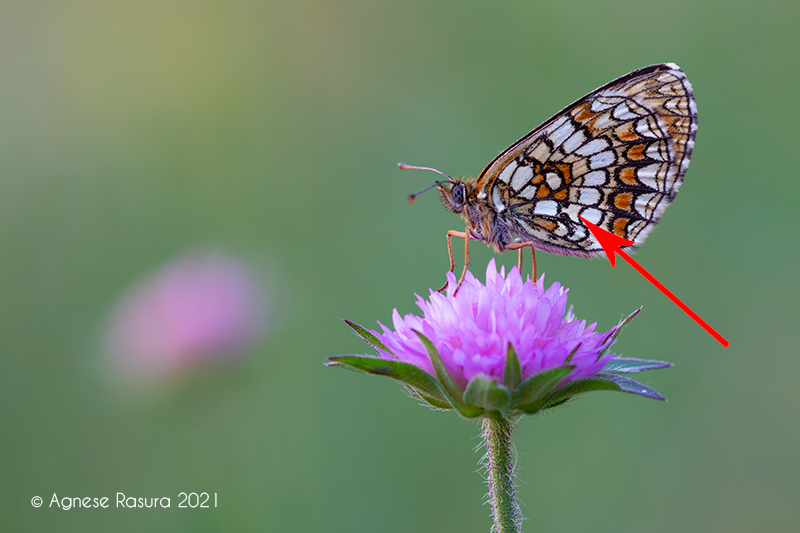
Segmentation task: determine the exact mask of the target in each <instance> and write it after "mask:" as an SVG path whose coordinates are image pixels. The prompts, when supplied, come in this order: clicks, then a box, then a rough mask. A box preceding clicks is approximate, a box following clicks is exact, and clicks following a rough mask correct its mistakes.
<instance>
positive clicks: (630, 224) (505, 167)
mask: <svg viewBox="0 0 800 533" xmlns="http://www.w3.org/2000/svg"><path fill="white" fill-rule="evenodd" d="M696 132H697V106H696V104H695V100H694V95H693V94H692V87H691V85H690V84H689V80H688V79H687V78H686V75H685V74H684V73H683V71H681V70H680V68H679V67H678V66H677V65H675V64H672V63H668V64H662V65H653V66H650V67H645V68H642V69H639V70H636V71H634V72H631V73H629V74H626V75H625V76H623V77H621V78H619V79H617V80H614V81H612V82H611V83H609V84H607V85H605V86H603V87H600V88H599V89H597V90H596V91H594V92H592V93H590V94H588V95H586V96H584V97H583V98H581V99H580V100H578V101H577V102H575V103H574V104H572V105H570V106H568V107H567V108H565V109H564V110H562V111H561V112H560V113H558V114H557V115H555V116H554V117H553V118H551V119H550V120H548V121H547V122H545V123H544V124H542V125H541V126H539V127H538V128H536V129H535V130H533V131H532V132H530V133H529V134H528V135H526V136H525V137H523V138H522V139H520V140H519V141H517V142H516V143H515V144H514V145H513V146H511V147H510V148H509V149H508V150H506V151H505V152H503V153H502V154H500V155H499V156H498V157H497V158H495V160H494V161H492V162H491V163H490V164H489V166H487V167H486V169H485V170H484V171H483V172H482V173H481V175H480V177H479V178H478V180H477V182H476V187H477V188H478V197H479V198H485V199H486V200H487V201H488V202H489V203H490V204H491V205H492V206H493V208H494V210H495V211H496V212H497V213H498V216H504V217H505V220H506V221H507V222H508V223H509V224H510V225H511V227H512V228H513V229H514V231H515V232H516V233H517V235H519V237H520V239H521V240H523V241H525V240H531V241H533V242H534V243H535V244H536V247H537V248H540V249H542V250H545V251H548V252H555V253H559V254H563V255H581V256H587V257H588V256H594V255H600V254H602V253H603V252H602V248H601V247H600V245H599V243H598V242H597V241H596V240H595V239H594V237H593V236H592V235H591V233H590V232H589V231H588V230H587V228H586V226H585V225H584V224H583V223H582V222H581V221H580V219H579V218H578V216H582V217H583V218H585V219H586V220H588V221H589V222H592V223H594V224H597V225H598V226H600V227H601V228H604V229H606V230H608V231H610V232H612V233H614V234H616V235H619V236H620V237H624V238H626V239H630V240H632V241H634V242H635V243H636V245H639V244H641V243H642V242H643V241H644V239H645V238H646V237H647V235H648V233H650V231H651V230H652V229H653V227H654V226H655V224H656V223H657V222H658V220H659V218H661V215H662V213H663V212H664V209H666V207H667V206H668V205H669V204H670V203H671V202H672V200H673V199H674V198H675V195H676V194H677V193H678V187H679V186H680V184H681V183H682V181H683V176H684V174H685V173H686V169H687V167H688V166H689V159H690V157H691V154H692V148H693V147H694V139H695V134H696Z"/></svg>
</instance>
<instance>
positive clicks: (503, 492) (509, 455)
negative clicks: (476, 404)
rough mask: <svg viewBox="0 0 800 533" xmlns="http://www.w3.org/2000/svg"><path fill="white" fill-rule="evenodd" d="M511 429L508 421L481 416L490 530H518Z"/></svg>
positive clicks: (513, 532) (499, 532) (516, 532)
mask: <svg viewBox="0 0 800 533" xmlns="http://www.w3.org/2000/svg"><path fill="white" fill-rule="evenodd" d="M511 429H512V425H511V423H510V422H508V421H507V420H505V419H504V418H502V417H499V416H498V417H496V418H494V417H486V418H484V419H483V440H484V441H485V442H486V470H487V473H488V476H487V482H488V484H489V501H490V502H491V504H492V517H493V519H494V528H493V531H496V532H497V533H519V532H520V531H521V529H520V519H521V515H520V512H519V505H517V499H516V495H515V491H514V466H515V464H516V450H515V449H514V442H513V441H512V440H511Z"/></svg>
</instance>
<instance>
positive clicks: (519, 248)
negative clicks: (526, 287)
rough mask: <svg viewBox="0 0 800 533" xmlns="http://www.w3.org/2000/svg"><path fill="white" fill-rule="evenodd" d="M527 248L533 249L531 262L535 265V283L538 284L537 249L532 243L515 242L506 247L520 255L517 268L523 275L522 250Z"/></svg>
mask: <svg viewBox="0 0 800 533" xmlns="http://www.w3.org/2000/svg"><path fill="white" fill-rule="evenodd" d="M526 246H528V247H530V249H531V262H532V263H533V277H532V278H531V279H533V282H534V283H536V249H535V248H534V247H533V243H532V242H515V243H512V244H509V245H508V246H506V249H508V250H517V252H518V254H519V259H518V262H517V267H518V268H519V271H520V274H522V249H523V248H525V247H526Z"/></svg>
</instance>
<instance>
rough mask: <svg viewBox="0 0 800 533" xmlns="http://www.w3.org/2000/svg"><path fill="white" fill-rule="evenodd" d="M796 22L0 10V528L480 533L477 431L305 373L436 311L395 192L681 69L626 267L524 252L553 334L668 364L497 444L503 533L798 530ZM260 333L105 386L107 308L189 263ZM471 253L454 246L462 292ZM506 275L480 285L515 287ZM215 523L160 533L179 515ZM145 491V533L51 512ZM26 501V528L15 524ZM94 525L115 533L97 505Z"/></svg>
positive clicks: (79, 514) (349, 379) (685, 13)
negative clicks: (245, 278)
mask: <svg viewBox="0 0 800 533" xmlns="http://www.w3.org/2000/svg"><path fill="white" fill-rule="evenodd" d="M798 17H800V4H798V3H797V2H789V1H772V0H768V1H762V2H743V1H732V2H725V3H724V4H721V3H719V2H697V1H689V0H677V1H673V2H669V3H666V4H665V3H664V2H641V1H637V2H633V1H629V0H617V1H612V2H593V1H564V2H524V1H518V0H517V1H505V0H504V1H499V2H455V1H448V2H422V1H416V0H412V1H408V2H402V3H400V2H395V3H384V2H368V1H358V0H348V1H336V2H331V1H314V0H298V1H294V2H244V1H232V2H225V3H222V2H194V1H184V2H179V1H175V2H172V1H170V2H162V1H139V2H128V3H116V2H113V3H112V2H100V1H97V2H91V1H71V2H2V3H0V432H1V433H0V529H2V530H3V531H37V532H38V531H82V532H83V531H112V530H113V531H119V532H125V531H145V530H147V531H209V532H211V531H326V532H335V531H348V532H350V531H382V532H408V531H465V532H466V531H488V530H489V528H490V519H489V508H488V507H487V506H485V505H482V498H483V495H484V493H485V487H484V486H483V484H482V480H481V478H480V476H479V475H478V474H477V473H476V472H475V470H476V468H477V462H478V459H479V456H480V454H479V453H476V452H475V451H474V447H475V446H476V445H477V443H478V440H477V439H476V435H477V433H478V429H477V427H476V426H475V425H474V424H472V423H470V422H466V421H463V420H460V419H458V418H457V417H456V416H455V415H453V414H452V413H441V412H433V411H430V410H427V409H424V408H422V407H418V406H417V405H416V404H415V402H414V401H413V400H411V399H409V398H407V397H405V396H404V394H403V393H402V392H401V391H400V390H399V387H398V386H397V385H396V384H395V383H393V382H391V381H389V380H383V379H378V378H373V377H368V376H363V375H358V374H355V373H348V372H343V371H341V370H338V369H329V368H325V367H324V366H323V361H324V359H325V357H326V356H328V355H334V354H342V353H365V352H368V351H369V347H368V346H366V345H364V344H363V343H362V342H361V341H359V339H357V338H356V337H355V336H354V335H352V334H351V333H350V332H349V330H348V328H346V327H345V325H344V324H343V323H342V322H341V321H340V320H339V319H340V318H349V319H351V320H354V321H356V322H359V323H361V324H364V325H368V326H372V325H374V321H375V320H381V321H384V322H387V321H388V320H389V319H390V314H391V310H392V309H393V308H394V307H397V308H398V309H399V310H400V311H401V312H412V311H413V310H414V309H415V306H414V304H413V302H414V296H413V293H415V292H416V293H420V294H425V293H426V292H427V289H428V288H429V287H438V286H439V285H440V284H441V283H442V281H443V278H444V272H445V270H446V267H447V257H446V251H445V238H444V235H445V232H446V230H448V229H457V228H459V226H460V223H459V220H458V218H457V217H456V216H455V215H453V214H451V213H447V212H445V210H444V209H443V208H442V207H441V206H440V205H439V202H438V200H437V198H436V195H435V193H427V194H426V195H423V196H421V197H420V198H419V199H418V201H417V202H416V204H415V205H414V206H409V204H408V202H407V201H406V196H407V195H408V194H409V193H411V192H414V191H416V190H418V189H421V188H422V187H424V186H426V185H428V184H430V183H432V180H433V178H434V177H435V176H434V175H432V174H426V173H422V172H401V171H399V170H398V169H397V168H396V167H395V164H396V163H397V162H398V161H405V162H407V163H412V164H420V165H432V166H436V167H437V168H440V169H441V170H443V171H445V172H447V173H449V174H451V175H475V174H476V173H478V172H480V170H481V169H482V168H483V167H484V165H485V164H486V163H487V162H488V161H489V160H491V159H492V158H493V157H494V156H495V155H496V154H497V153H498V152H499V151H500V150H502V149H504V148H505V147H506V146H508V145H509V144H510V143H511V142H513V141H514V140H516V139H517V138H518V137H520V136H522V135H523V134H524V133H526V132H527V131H529V130H530V129H532V128H533V127H534V126H536V125H537V124H539V123H540V122H541V121H543V120H545V119H547V118H548V117H549V116H550V115H551V114H553V113H554V112H556V111H557V110H559V109H561V108H562V107H563V106H564V105H566V104H568V103H570V102H571V101H573V100H574V99H576V98H578V97H580V96H582V95H583V94H585V93H587V92H589V91H590V90H592V89H594V88H595V87H597V86H599V85H602V84H604V83H606V82H607V81H609V80H611V79H613V78H615V77H617V76H619V75H622V74H624V73H626V72H628V71H630V70H633V69H636V68H639V67H642V66H645V65H648V64H652V63H658V62H664V61H673V62H676V63H678V64H679V65H680V66H681V67H682V68H683V69H684V70H685V72H686V73H687V74H688V76H689V79H690V80H691V82H692V84H693V85H694V89H695V93H696V96H697V102H698V109H699V117H700V129H699V134H698V137H697V145H696V149H695V152H694V158H693V161H692V164H691V167H690V168H689V172H688V175H687V176H686V181H685V183H684V185H683V187H682V188H681V193H680V195H679V196H678V198H677V199H676V201H675V202H674V204H673V205H672V207H671V208H670V209H669V210H668V211H667V213H666V215H665V216H664V218H663V220H662V223H661V225H660V226H659V228H658V229H657V230H656V231H655V232H654V233H653V234H652V235H651V237H650V238H649V239H648V241H647V244H646V245H645V246H644V247H643V248H642V249H641V251H640V252H639V253H638V254H637V260H638V261H639V262H640V263H641V264H642V265H643V266H645V268H648V269H649V270H650V271H651V272H652V273H653V274H654V275H655V276H656V277H658V278H659V279H660V280H661V281H662V282H663V283H664V284H665V285H666V286H667V287H669V288H671V289H672V290H673V291H674V292H675V293H676V294H677V295H678V296H679V297H681V298H682V299H684V301H685V302H686V303H687V304H688V305H689V306H690V307H692V308H693V309H694V310H695V311H696V312H697V313H698V314H699V315H700V316H702V317H703V318H704V319H706V320H707V321H708V322H709V323H710V324H711V325H712V326H713V327H715V328H716V329H717V330H718V331H720V333H722V334H723V335H724V336H726V337H727V338H728V340H730V341H731V346H730V347H729V348H727V349H723V348H722V347H721V346H720V345H719V344H718V343H717V342H716V341H715V340H714V339H713V338H711V337H710V336H709V335H708V334H707V333H705V332H704V331H703V330H702V329H701V328H700V327H699V326H697V325H696V324H695V323H694V322H692V321H691V320H690V319H689V318H688V317H687V316H686V315H684V314H683V313H682V312H681V311H680V310H678V308H677V307H675V306H674V305H673V304H671V303H670V302H669V301H668V300H667V299H666V298H665V297H663V296H662V295H661V294H660V293H659V292H657V291H656V290H655V289H654V288H653V287H652V286H650V285H649V284H648V283H647V282H646V281H644V280H643V279H642V278H641V277H640V276H639V275H638V274H636V273H635V272H634V271H633V270H632V269H631V268H630V267H629V266H628V265H626V264H625V263H622V262H620V263H619V264H618V267H617V268H616V269H614V270H612V269H611V268H609V265H608V263H607V262H606V261H604V260H593V261H586V260H583V259H578V258H563V257H558V256H553V255H547V254H540V255H539V256H538V257H539V261H540V269H541V270H542V271H545V272H546V273H547V279H548V280H549V281H554V280H559V281H561V282H562V283H564V284H565V285H567V286H568V287H571V293H570V301H571V303H572V304H574V306H575V311H576V313H577V314H578V316H580V317H584V318H587V319H589V320H590V321H594V320H596V321H598V322H599V326H600V327H602V328H606V329H607V328H609V327H610V326H612V325H613V324H615V323H616V322H617V320H618V319H619V318H620V317H621V316H622V315H624V314H627V313H628V312H630V311H632V310H633V309H635V308H637V307H638V306H640V305H643V306H644V310H643V312H642V313H641V314H640V315H639V317H637V319H636V320H635V321H634V322H633V323H632V324H631V326H630V327H629V328H628V329H627V330H626V332H625V334H624V335H623V336H622V337H621V340H620V342H619V344H618V345H617V347H618V351H619V352H621V353H622V354H623V355H626V356H637V357H645V358H654V359H663V360H669V361H673V362H674V363H675V366H674V367H673V368H671V369H668V370H662V371H658V372H653V373H650V374H645V375H643V376H642V377H643V379H644V380H645V381H646V382H647V383H649V384H650V385H652V386H654V387H655V388H657V389H658V390H659V391H660V392H662V393H663V394H665V395H666V396H667V397H668V398H669V400H670V402H669V403H666V404H664V403H659V402H654V401H649V400H645V399H643V398H639V397H633V396H629V395H624V394H607V393H595V394H593V395H590V396H588V397H586V398H584V399H581V400H579V401H577V402H575V403H573V404H571V405H570V406H569V407H568V408H564V409H560V410H558V411H557V412H555V413H553V414H550V415H545V416H541V417H538V418H536V419H532V420H524V421H522V422H521V423H520V424H519V426H518V431H517V442H518V449H519V452H520V455H521V458H520V465H521V470H520V477H521V481H522V484H521V485H520V487H519V496H520V498H521V500H522V502H523V512H524V514H525V515H526V516H527V517H528V520H527V521H526V522H525V525H524V529H525V530H526V531H563V532H569V531H593V532H606V531H609V532H610V531H615V532H616V531H630V532H634V531H635V532H637V533H642V532H674V531H698V532H699V531H702V532H717V531H719V532H722V531H724V532H727V533H730V532H739V531H741V532H750V531H755V530H760V531H772V532H779V531H796V529H795V528H796V527H797V524H798V522H800V510H798V501H800V455H798V451H800V423H798V408H800V392H799V391H800V388H798V387H797V382H798V377H799V376H800V358H798V353H797V347H796V346H797V345H796V343H795V342H793V338H794V333H792V331H793V330H795V329H796V328H797V325H796V323H797V319H798V297H800V279H799V278H798V264H800V253H798V242H800V235H798V233H800V232H798V228H799V227H800V214H799V213H800V211H799V210H798V207H797V198H798V197H800V179H799V176H800V168H798V166H799V165H798V159H797V142H798V139H799V138H800V136H799V135H798V128H797V124H798V122H799V121H800V104H799V103H798V98H797V87H798V83H800V61H798V51H800V34H798V32H797V28H796V22H797V20H798ZM196 249H213V250H217V251H221V253H225V254H229V255H230V256H231V257H235V258H237V260H238V261H241V263H242V264H245V265H247V268H248V269H249V271H250V272H251V275H252V277H253V279H254V280H255V283H256V284H257V285H258V287H259V291H260V294H261V295H262V297H263V299H264V300H265V302H264V306H265V307H266V308H267V309H268V310H269V312H268V313H265V314H264V315H263V317H262V318H263V320H264V328H263V330H262V332H261V337H260V340H259V341H258V342H256V343H253V344H249V345H248V347H247V348H246V349H244V350H243V351H241V350H240V352H239V354H238V356H237V357H235V358H233V359H231V358H228V359H226V363H224V364H222V363H220V364H218V365H217V364H212V365H201V366H197V367H191V368H188V369H186V371H185V372H178V375H173V376H171V377H170V378H169V379H162V380H157V382H155V383H154V382H146V383H131V382H130V380H121V379H120V377H119V376H118V375H117V374H115V373H114V372H112V371H111V370H109V368H108V364H107V354H106V351H107V349H106V348H104V346H106V344H104V343H105V341H104V339H105V338H106V336H107V329H108V324H109V321H110V320H111V319H110V318H109V317H110V316H112V315H113V310H114V309H115V308H116V307H115V306H117V305H118V302H119V301H120V298H123V297H124V295H125V294H127V292H126V291H131V290H133V289H132V287H136V286H137V283H146V282H143V281H142V280H147V279H150V278H148V276H153V272H158V270H159V269H160V268H164V265H167V264H170V261H174V260H175V259H176V258H178V257H182V256H183V254H185V253H187V251H191V250H196ZM490 257H492V254H491V253H490V251H489V250H488V249H487V248H486V247H484V246H475V247H474V255H473V264H474V268H475V271H476V272H478V273H480V275H481V276H482V271H483V269H484V268H485V265H486V263H487V262H488V260H489V258H490ZM514 261H515V258H514V256H513V254H506V256H504V257H503V258H502V262H503V263H504V264H506V265H511V264H513V263H514ZM182 491H183V492H192V491H194V492H203V491H206V492H209V493H212V494H213V493H216V494H217V495H218V502H219V503H218V507H217V508H216V509H205V510H201V509H194V510H192V509H177V508H176V506H177V504H178V493H180V492H182ZM116 492H123V493H125V494H126V495H128V496H136V497H146V496H147V497H150V496H169V497H171V498H172V500H171V503H172V508H171V509H113V508H111V509H105V510H100V509H72V510H69V511H63V510H60V509H57V508H55V507H52V508H48V504H49V501H50V498H51V497H52V495H53V493H57V494H58V497H64V496H92V497H98V496H108V497H110V498H111V499H112V502H113V500H114V495H115V493H116ZM36 495H39V496H41V497H42V498H43V499H44V500H45V504H44V505H43V506H42V507H41V508H38V509H36V508H33V507H32V505H31V503H30V500H31V498H32V497H34V496H36ZM112 507H113V505H112Z"/></svg>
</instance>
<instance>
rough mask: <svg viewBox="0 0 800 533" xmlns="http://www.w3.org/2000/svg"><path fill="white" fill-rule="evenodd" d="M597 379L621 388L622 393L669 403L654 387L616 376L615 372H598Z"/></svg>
mask: <svg viewBox="0 0 800 533" xmlns="http://www.w3.org/2000/svg"><path fill="white" fill-rule="evenodd" d="M595 377H596V378H599V379H604V380H606V381H610V382H611V383H614V384H615V385H617V386H618V387H619V390H621V391H622V392H628V393H630V394H637V395H639V396H644V397H645V398H652V399H654V400H661V401H664V402H666V401H667V399H666V398H664V397H663V396H662V395H661V394H659V393H658V391H656V390H655V389H653V388H652V387H648V386H647V385H645V384H644V383H639V382H638V381H634V380H632V379H631V378H629V377H626V376H622V375H620V374H615V373H613V372H598V373H597V374H596V375H595Z"/></svg>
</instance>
